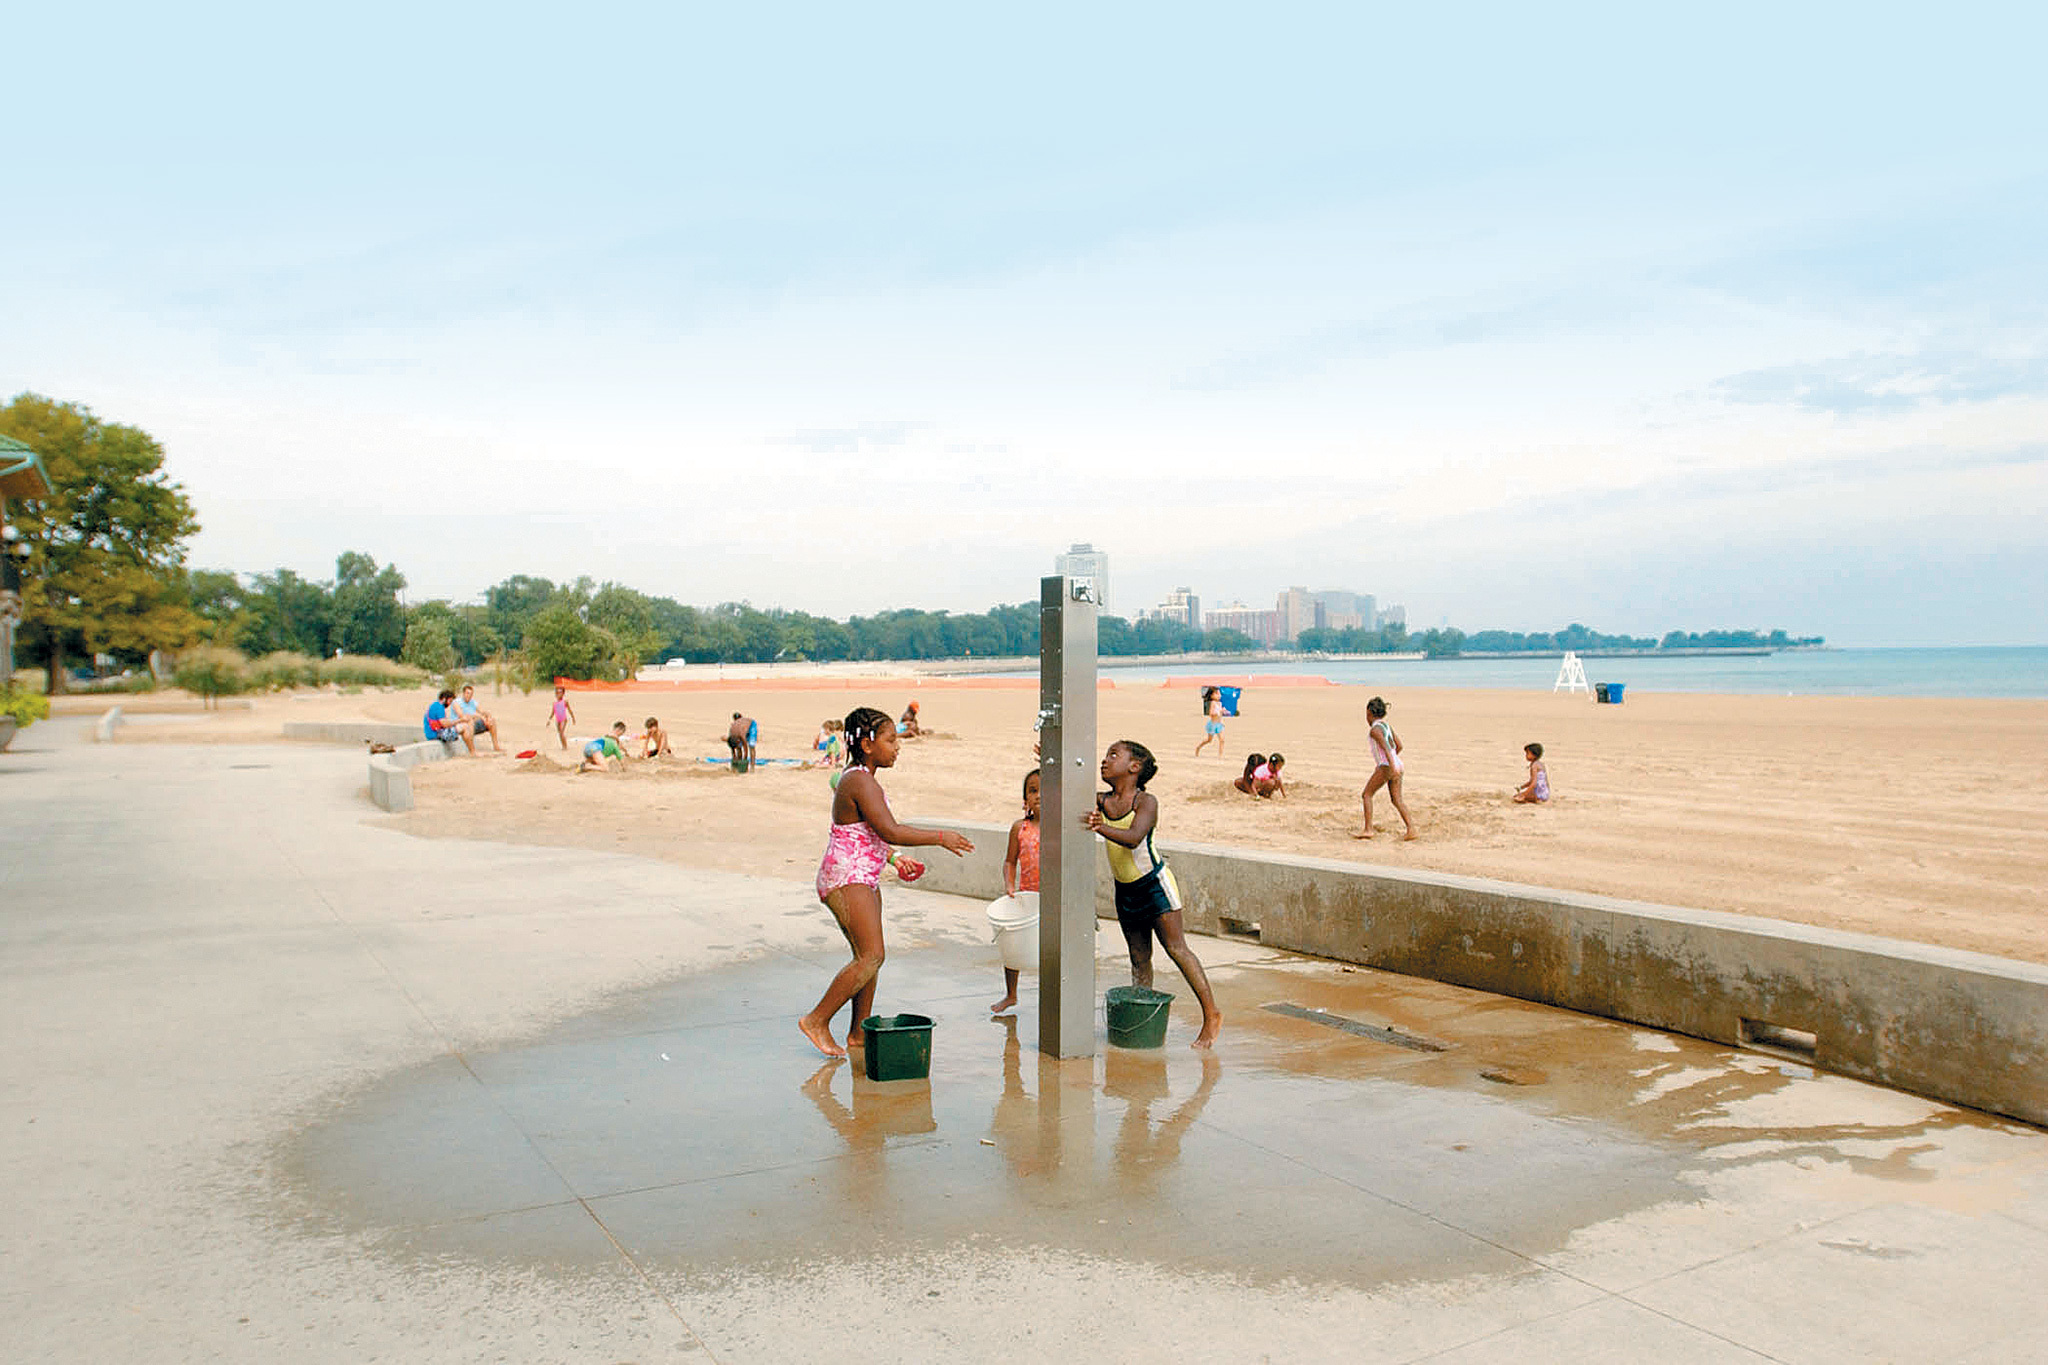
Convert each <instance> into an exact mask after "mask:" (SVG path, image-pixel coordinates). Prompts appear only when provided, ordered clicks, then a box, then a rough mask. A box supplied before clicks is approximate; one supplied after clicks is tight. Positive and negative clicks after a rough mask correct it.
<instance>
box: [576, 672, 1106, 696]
mask: <svg viewBox="0 0 2048 1365" xmlns="http://www.w3.org/2000/svg"><path fill="white" fill-rule="evenodd" d="M555 686H556V687H561V688H566V689H568V690H569V691H571V692H653V693H664V692H669V693H672V692H862V691H868V692H873V691H878V690H881V689H883V688H892V689H900V688H909V689H910V690H912V691H946V690H958V691H967V690H987V689H1020V688H1029V689H1031V690H1033V691H1036V690H1037V688H1038V679H1037V678H1035V677H1033V676H1032V675H1030V674H1028V673H1019V674H1017V675H1015V676H1014V677H1002V678H921V677H915V676H912V675H910V674H904V675H903V676H901V677H892V678H884V677H874V678H661V679H655V680H651V681H646V682H643V681H641V680H640V679H637V678H636V679H634V680H633V681H631V682H597V681H595V680H592V679H583V678H557V679H555ZM1095 688H1096V690H1097V691H1098V692H1109V691H1113V690H1115V688H1116V682H1115V680H1113V679H1110V678H1098V679H1096V682H1095Z"/></svg>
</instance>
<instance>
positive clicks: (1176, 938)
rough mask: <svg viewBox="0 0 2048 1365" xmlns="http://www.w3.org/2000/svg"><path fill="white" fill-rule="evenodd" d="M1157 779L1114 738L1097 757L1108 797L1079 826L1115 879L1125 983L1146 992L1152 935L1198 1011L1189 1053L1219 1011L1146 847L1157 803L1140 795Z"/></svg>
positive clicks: (1149, 762) (1126, 743)
mask: <svg viewBox="0 0 2048 1365" xmlns="http://www.w3.org/2000/svg"><path fill="white" fill-rule="evenodd" d="M1158 772H1159V763H1158V760H1156V759H1154V758H1153V757H1152V751H1151V750H1150V749H1147V748H1146V747H1145V746H1144V745H1142V744H1140V743H1138V742H1137V741H1136V740H1131V739H1120V740H1118V741H1117V742H1116V743H1114V744H1112V745H1110V746H1109V752H1108V753H1106V754H1104V755H1103V757H1102V780H1103V781H1104V782H1107V783H1108V784H1109V790H1108V791H1106V792H1098V793H1097V794H1096V797H1095V809H1094V810H1091V811H1089V812H1088V813H1087V814H1086V815H1084V816H1083V817H1081V823H1082V824H1084V825H1086V826H1087V827H1088V828H1089V829H1091V830H1093V831H1094V832H1095V833H1097V834H1099V835H1101V836H1102V837H1103V839H1104V840H1105V841H1106V842H1107V843H1108V845H1109V870H1110V874H1111V875H1112V876H1113V877H1115V878H1116V922H1117V924H1118V926H1119V927H1120V928H1122V930H1123V931H1124V943H1125V944H1126V945H1127V946H1128V947H1129V948H1130V950H1131V984H1132V985H1133V986H1143V987H1146V988H1147V989H1150V987H1151V985H1152V939H1153V937H1154V936H1155V935H1156V936H1157V937H1158V939H1159V943H1160V946H1161V947H1163V948H1165V949H1166V955H1167V956H1168V957H1170V958H1172V959H1173V965H1174V966H1176V967H1178V968H1180V974H1181V975H1182V976H1184V977H1186V978H1187V982H1188V989H1189V990H1191V991H1193V992H1194V993H1195V999H1196V1000H1197V1001H1199V1002H1200V1004H1201V1006H1202V1031H1201V1032H1200V1033H1198V1034H1196V1035H1195V1042H1194V1046H1196V1047H1202V1048H1205V1047H1208V1046H1210V1045H1211V1044H1213V1043H1214V1042H1215V1041H1216V1035H1217V1033H1218V1032H1219V1031H1220V1030H1221V1029H1222V1028H1223V1011H1222V1010H1220V1009H1218V1008H1216V997H1215V995H1214V994H1213V993H1212V992H1211V991H1210V990H1209V974H1208V973H1207V972H1204V971H1203V970H1202V963H1201V961H1200V959H1198V958H1197V957H1196V956H1195V951H1194V949H1192V948H1190V947H1188V940H1187V934H1186V931H1185V930H1184V929H1183V927H1182V925H1181V918H1180V911H1181V900H1180V887H1179V886H1178V885H1176V884H1175V883H1174V880H1173V872H1172V870H1171V869H1169V868H1168V867H1167V866H1166V859H1164V858H1162V857H1160V856H1159V851H1158V850H1157V849H1156V848H1154V847H1153V846H1152V831H1153V830H1154V829H1156V828H1157V827H1158V824H1159V802H1158V800H1157V798H1155V797H1154V796H1153V795H1152V793H1150V792H1148V791H1146V790H1145V784H1146V783H1148V782H1150V781H1151V780H1152V779H1153V777H1154V776H1156V775H1157V774H1158Z"/></svg>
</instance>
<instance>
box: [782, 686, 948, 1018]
mask: <svg viewBox="0 0 2048 1365" xmlns="http://www.w3.org/2000/svg"><path fill="white" fill-rule="evenodd" d="M902 743H903V741H902V738H901V736H899V735H898V734H897V733H896V725H895V722H893V721H891V720H890V719H889V717H888V715H887V714H886V713H884V712H881V711H877V710H876V709H875V708H874V707H872V706H863V707H861V708H859V709H858V710H856V711H853V712H851V713H849V714H848V715H847V717H846V759H847V764H846V771H845V772H843V773H841V774H840V775H839V781H838V782H837V783H835V784H834V785H833V789H832V828H831V830H830V832H829V833H828V834H827V836H826V839H825V858H824V861H823V862H821V863H819V864H818V899H819V900H821V901H823V902H825V908H826V909H828V910H830V911H831V912H832V918H833V919H834V920H836V921H837V922H838V924H839V932H840V933H842V934H844V935H846V943H847V946H848V947H850V948H851V949H853V960H852V961H851V962H849V963H847V964H846V965H845V966H844V967H841V968H840V969H839V974H838V975H837V976H835V977H833V978H832V984H831V985H829V986H827V987H826V988H825V994H824V995H823V996H822V997H820V998H819V1000H818V1003H817V1004H816V1005H814V1006H813V1007H812V1008H811V1012H810V1013H809V1014H806V1015H805V1016H804V1017H803V1018H801V1019H799V1020H797V1021H796V1026H797V1027H798V1028H799V1029H801V1030H802V1031H803V1035H804V1037H806V1038H808V1039H810V1040H811V1045H812V1046H813V1047H815V1048H817V1049H818V1051H820V1052H822V1053H824V1054H825V1055H826V1056H827V1057H844V1056H845V1055H846V1048H844V1047H841V1046H840V1045H839V1042H838V1040H837V1039H835V1038H834V1037H833V1036H832V1020H833V1017H834V1016H835V1015H837V1014H838V1013H839V1011H840V1009H841V1008H842V1007H844V1006H845V1005H846V1004H847V1002H849V1001H851V1002H852V1004H853V1019H852V1021H851V1023H849V1025H848V1026H847V1030H846V1042H847V1046H849V1047H855V1046H858V1045H859V1044H860V1024H861V1020H863V1019H866V1018H868V1017H869V1016H870V1015H872V1014H873V1013H874V1012H875V1010H874V1006H875V976H876V974H877V973H878V972H880V971H881V970H882V959H883V956H884V951H883V945H882V888H881V881H882V868H883V867H884V866H886V865H888V864H890V863H893V862H894V861H895V855H894V854H893V853H891V852H890V849H889V846H890V845H891V844H900V845H904V846H906V847H912V848H916V847H929V846H931V845H937V846H938V847H940V848H943V849H945V850H947V851H948V852H950V853H952V854H953V855H954V856H956V857H958V856H961V855H963V854H968V853H972V852H973V851H974V845H973V844H971V843H969V842H968V841H967V840H966V839H965V838H963V837H961V836H960V835H958V834H955V833H953V831H951V830H937V829H917V828H915V827H914V826H911V825H900V824H898V823H896V817H895V816H894V815H891V814H890V813H889V799H888V798H887V797H886V796H884V795H883V794H882V784H881V783H880V782H878V781H876V780H875V774H876V773H877V772H879V771H881V770H882V769H883V768H887V767H890V766H892V765H894V764H895V762H896V755H897V753H898V752H899V750H900V749H901V747H902ZM903 861H904V862H905V863H910V860H909V859H907V858H906V859H904V860H903ZM912 866H915V865H914V864H913V865H912ZM908 870H909V869H907V868H906V869H903V870H902V871H899V874H898V875H902V872H903V871H908ZM919 870H920V871H921V870H922V869H919ZM912 875H915V874H914V873H913V874H912Z"/></svg>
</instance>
